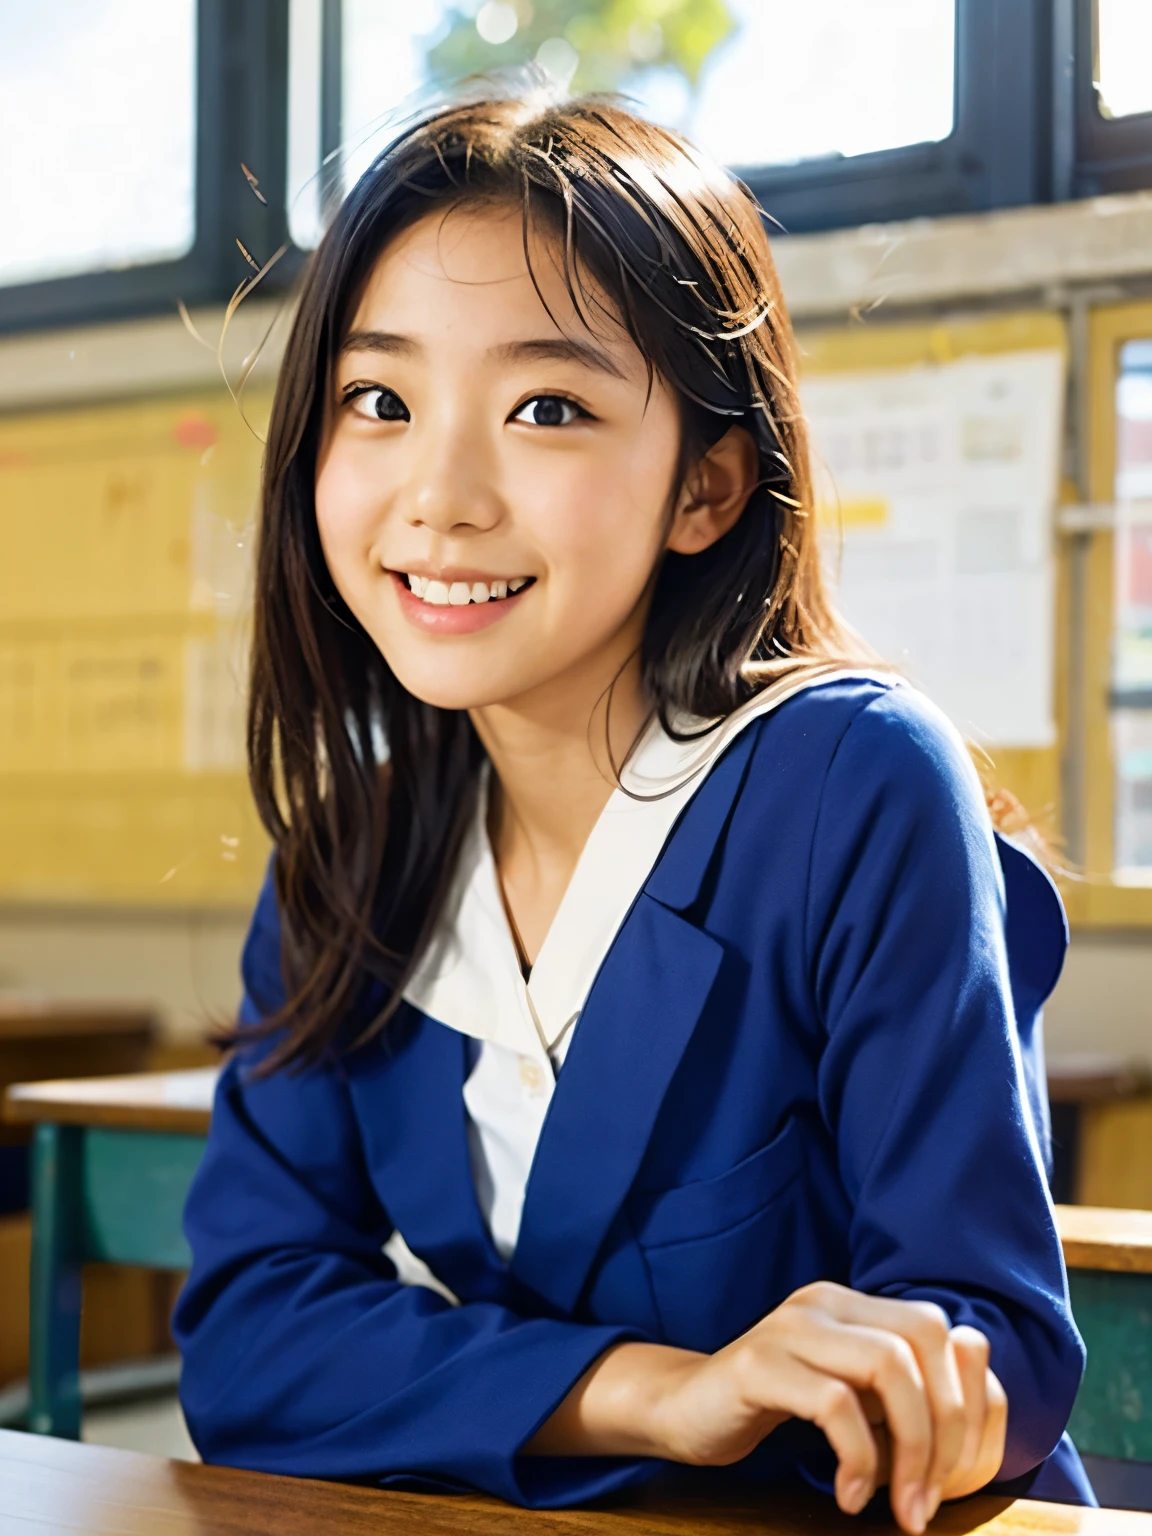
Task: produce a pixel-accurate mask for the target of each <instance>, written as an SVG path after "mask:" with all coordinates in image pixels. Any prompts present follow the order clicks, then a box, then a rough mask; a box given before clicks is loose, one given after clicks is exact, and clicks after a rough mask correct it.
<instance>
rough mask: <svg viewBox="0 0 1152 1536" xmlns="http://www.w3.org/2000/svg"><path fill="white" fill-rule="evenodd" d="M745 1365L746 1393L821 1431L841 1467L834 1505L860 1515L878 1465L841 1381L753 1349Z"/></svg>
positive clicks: (863, 1420)
mask: <svg viewBox="0 0 1152 1536" xmlns="http://www.w3.org/2000/svg"><path fill="white" fill-rule="evenodd" d="M744 1362H745V1363H744V1365H743V1374H744V1377H745V1380H744V1390H745V1392H746V1393H747V1394H748V1396H749V1397H750V1398H752V1399H753V1400H763V1401H768V1400H770V1401H771V1402H772V1403H773V1404H774V1405H777V1406H779V1407H783V1408H786V1409H787V1411H788V1412H789V1413H791V1414H794V1415H795V1416H796V1417H797V1418H801V1419H807V1420H809V1421H810V1422H811V1423H813V1424H817V1425H819V1427H820V1428H821V1429H822V1430H823V1431H824V1434H825V1436H826V1438H827V1440H828V1443H829V1445H830V1446H831V1447H832V1450H833V1451H834V1452H835V1455H836V1459H837V1461H838V1463H839V1465H838V1466H837V1469H836V1502H837V1503H838V1504H839V1505H840V1508H841V1509H842V1510H843V1511H844V1512H845V1514H849V1515H855V1514H859V1512H860V1510H862V1509H863V1508H864V1506H865V1504H867V1502H868V1500H869V1499H870V1498H871V1497H872V1495H873V1493H874V1492H875V1491H876V1485H877V1477H878V1473H879V1461H878V1456H877V1449H876V1441H875V1439H874V1437H873V1434H872V1430H871V1428H870V1426H869V1423H868V1419H867V1417H866V1416H865V1413H864V1409H863V1407H862V1405H861V1402H860V1398H859V1396H858V1395H857V1393H856V1392H855V1391H854V1390H853V1388H852V1387H851V1386H850V1385H849V1384H848V1382H846V1381H844V1380H842V1379H841V1378H840V1377H837V1376H829V1375H826V1374H825V1373H824V1372H823V1371H820V1370H818V1369H816V1368H814V1367H813V1366H812V1365H811V1364H809V1363H807V1362H805V1361H804V1360H800V1359H797V1358H796V1357H795V1356H792V1355H790V1356H786V1357H784V1358H783V1359H781V1358H780V1357H779V1356H776V1355H775V1353H774V1352H773V1351H763V1352H762V1351H760V1350H758V1349H756V1348H755V1347H753V1348H751V1349H749V1350H748V1351H747V1353H746V1354H745V1356H744Z"/></svg>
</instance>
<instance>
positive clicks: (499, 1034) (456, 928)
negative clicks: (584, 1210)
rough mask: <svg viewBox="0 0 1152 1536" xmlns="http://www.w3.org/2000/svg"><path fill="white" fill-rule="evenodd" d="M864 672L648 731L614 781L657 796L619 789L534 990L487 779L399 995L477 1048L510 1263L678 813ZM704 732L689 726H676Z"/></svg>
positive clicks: (793, 682)
mask: <svg viewBox="0 0 1152 1536" xmlns="http://www.w3.org/2000/svg"><path fill="white" fill-rule="evenodd" d="M872 675H873V674H870V673H866V672H846V671H843V670H841V669H838V668H836V667H832V666H825V667H821V668H812V669H809V670H807V671H806V672H805V673H804V674H803V675H802V676H801V677H799V678H797V677H795V676H790V677H787V678H785V679H783V680H782V681H781V682H780V683H776V684H773V685H772V686H771V687H769V688H766V689H765V690H764V691H763V692H761V693H759V694H757V695H756V697H755V698H754V699H750V700H749V702H748V703H747V704H745V705H743V706H741V708H740V709H737V710H735V711H734V712H733V713H732V714H731V715H729V716H728V717H727V718H726V719H725V720H724V721H723V722H722V723H721V724H720V725H718V726H716V728H715V729H714V730H713V731H711V732H710V733H709V734H708V735H707V736H704V737H701V738H700V739H699V740H695V741H687V742H678V741H673V739H672V738H671V737H670V736H668V735H667V733H666V732H665V731H664V730H663V729H662V727H661V726H660V725H659V722H657V721H653V723H652V725H651V726H650V727H649V729H648V730H647V731H646V732H645V735H644V737H643V739H642V740H641V742H640V744H639V746H638V747H637V749H636V751H635V753H634V754H633V757H632V760H631V762H630V763H629V764H628V765H627V767H626V768H625V770H624V773H623V775H622V779H623V782H624V784H625V785H626V787H627V789H628V790H630V791H631V792H632V794H633V795H642V796H655V795H661V796H662V798H660V799H633V798H631V795H629V794H626V793H625V792H624V790H623V789H619V788H617V789H615V790H613V792H612V794H611V796H610V797H609V799H608V803H607V805H605V807H604V809H603V811H602V812H601V813H600V816H599V818H598V820H597V822H596V825H595V826H594V827H593V828H592V831H591V833H590V834H589V837H588V841H587V842H586V843H585V845H584V849H583V851H582V852H581V854H580V858H579V860H578V861H577V864H576V868H575V870H574V871H573V874H572V878H571V881H570V882H569V884H568V888H567V890H566V891H565V893H564V896H563V899H562V900H561V902H560V905H559V907H558V908H557V911H556V915H555V917H554V918H553V919H552V926H551V927H550V928H549V930H548V933H547V935H546V937H545V939H544V943H543V945H542V946H541V948H540V952H539V954H538V955H537V957H536V961H535V964H534V965H533V967H532V974H531V976H530V978H529V980H528V981H525V980H524V977H523V974H522V972H521V969H520V960H519V957H518V955H517V952H516V944H515V941H514V939H513V937H512V932H511V929H510V928H509V925H508V918H507V915H506V913H505V910H504V902H503V900H502V898H501V892H500V881H499V875H498V873H497V870H496V863H495V860H494V858H493V855H492V848H491V844H490V843H489V840H488V832H487V800H488V796H487V777H485V782H484V785H483V786H482V793H481V794H480V795H479V797H478V804H477V810H476V816H475V819H474V821H473V823H472V826H471V828H470V829H469V832H468V834H467V836H466V839H465V842H464V845H463V847H462V848H461V850H460V858H459V862H458V864H457V867H456V873H455V877H454V880H453V883H452V886H451V889H450V891H449V894H448V898H447V900H446V901H445V904H444V908H443V910H442V912H441V914H440V918H439V921H438V923H437V927H436V930H435V932H434V934H433V936H432V939H431V942H430V943H429V946H428V948H427V950H426V951H425V953H424V956H423V958H422V960H421V962H420V965H419V966H418V967H417V969H416V971H415V973H414V974H413V976H412V979H411V981H410V982H409V983H408V986H407V987H406V988H405V990H404V997H405V1000H406V1001H407V1002H409V1003H411V1004H412V1005H413V1006H414V1007H416V1008H418V1009H419V1010H420V1011H421V1012H422V1013H424V1014H426V1015H427V1016H428V1017H429V1018H432V1019H436V1020H437V1021H438V1022H439V1023H441V1024H445V1025H447V1026H448V1028H450V1029H456V1030H459V1031H460V1032H461V1033H462V1034H465V1035H471V1036H472V1037H473V1038H474V1039H476V1040H479V1041H480V1042H482V1043H481V1048H480V1054H479V1059H478V1060H477V1062H476V1066H475V1067H474V1069H473V1071H472V1073H471V1074H470V1076H469V1077H468V1080H467V1082H466V1083H465V1085H464V1104H465V1107H466V1109H467V1112H468V1142H469V1152H470V1156H471V1163H472V1176H473V1179H474V1181H475V1185H476V1195H477V1199H478V1201H479V1204H480V1208H481V1211H482V1212H483V1214H484V1219H485V1221H486V1223H487V1225H488V1230H489V1232H490V1233H491V1236H492V1241H493V1244H494V1246H495V1248H496V1251H497V1252H498V1253H499V1254H500V1256H501V1258H503V1259H504V1260H505V1261H507V1260H508V1259H509V1258H510V1257H511V1255H512V1253H513V1250H514V1249H515V1247H516V1239H517V1237H518V1235H519V1231H520V1213H521V1210H522V1208H523V1205H524V1193H525V1190H526V1188H527V1184H528V1174H529V1172H530V1170H531V1167H532V1159H533V1157H534V1155H535V1152H536V1144H537V1142H538V1141H539V1139H540V1132H541V1130H542V1129H543V1125H544V1117H545V1115H546V1114H547V1112H548V1106H549V1103H550V1102H551V1099H552V1092H553V1088H554V1086H555V1077H556V1073H557V1072H558V1071H559V1069H560V1067H561V1066H562V1064H563V1061H564V1057H565V1056H566V1055H567V1052H568V1047H569V1045H570V1044H571V1042H572V1036H573V1033H574V1031H575V1029H576V1026H577V1021H578V1020H579V1017H580V1010H581V1009H582V1008H583V1006H584V1000H585V998H586V997H587V996H588V993H589V991H590V989H591V986H592V983H593V981H594V980H595V979H596V973H597V971H598V970H599V969H600V965H601V963H602V962H603V960H604V958H605V956H606V955H607V953H608V950H609V948H610V947H611V945H612V941H613V939H614V938H615V937H616V933H617V931H618V929H619V927H620V925H621V923H622V922H623V920H624V918H625V917H626V915H627V913H628V911H629V909H630V908H631V906H632V903H633V902H634V901H635V899H636V897H637V895H638V894H639V892H640V889H641V887H642V886H643V884H644V882H645V880H646V879H647V878H648V875H649V874H650V872H651V871H652V868H653V867H654V865H655V863H656V860H657V859H658V858H659V856H660V851H661V849H662V848H663V847H664V844H665V842H666V841H667V838H668V834H669V833H670V832H671V830H672V827H673V825H674V823H675V822H676V820H677V818H678V817H679V815H680V813H681V811H682V810H683V809H684V807H685V806H686V805H687V804H688V802H689V801H690V800H691V799H692V797H693V795H695V793H696V791H697V790H698V789H699V787H700V785H701V784H702V783H703V781H704V778H705V777H706V775H707V773H708V770H709V769H710V768H711V767H712V764H713V763H714V762H715V760H716V759H717V757H719V755H720V753H721V752H723V751H724V749H725V748H726V747H727V746H729V745H730V744H731V742H732V741H733V740H734V738H735V737H736V736H737V735H739V733H740V732H741V731H742V730H743V729H744V727H745V726H746V725H748V724H750V723H751V722H752V721H753V720H757V719H759V718H760V717H761V716H762V715H765V714H767V713H768V712H769V711H770V710H772V709H775V708H776V707H777V706H778V705H780V704H782V703H783V702H784V701H785V700H786V699H789V698H791V697H792V696H793V695H794V694H796V693H800V692H801V691H802V690H804V689H806V688H811V687H813V686H815V685H816V684H818V683H825V682H828V681H829V680H830V679H831V678H832V677H859V678H866V677H870V676H872ZM877 680H880V679H877ZM882 680H883V681H885V682H888V683H890V682H892V681H893V678H892V677H891V676H886V677H884V678H883V679H882ZM706 724H707V722H705V721H691V720H689V721H688V722H687V723H686V724H685V726H684V729H685V731H689V730H699V729H700V728H701V727H703V726H705V725H706ZM669 791H670V792H669Z"/></svg>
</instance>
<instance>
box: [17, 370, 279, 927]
mask: <svg viewBox="0 0 1152 1536" xmlns="http://www.w3.org/2000/svg"><path fill="white" fill-rule="evenodd" d="M269 404H270V401H269V399H268V398H267V397H263V398H254V399H246V401H245V413H246V415H247V417H248V418H249V420H250V421H252V423H253V426H254V427H255V428H256V431H257V432H259V433H260V434H261V435H262V434H263V428H264V424H265V422H266V419H267V413H268V408H269ZM261 453H262V445H261V442H260V440H259V437H258V436H256V435H255V434H254V432H253V430H251V429H250V428H249V426H248V425H247V424H246V423H245V420H244V419H243V418H242V417H241V415H240V413H239V411H238V409H237V407H236V406H235V404H234V403H233V402H232V400H231V398H230V397H229V396H228V395H227V394H226V393H224V392H223V391H221V392H220V393H212V394H206V395H197V396H191V397H188V398H184V399H179V400H163V401H154V402H148V403H144V404H132V405H118V406H101V407H97V408H82V409H79V408H78V409H67V410H60V411H54V412H52V413H50V414H45V415H36V416H24V417H16V418H8V419H6V420H3V421H0V506H2V507H3V519H2V521H0V900H5V901H35V902H41V901H44V902H81V903H87V902H116V903H124V904H131V905H157V906H169V907H178V906H190V905H194V906H223V907H230V906H238V907H240V906H247V905H249V904H250V902H251V899H252V895H253V892H254V890H255V889H256V887H257V885H258V882H259V878H260V874H261V872H262V870H263V867H264V863H265V860H266V858H267V851H268V844H267V839H266V838H265V836H264V833H263V831H262V829H261V828H260V826H259V823H258V820H257V818H256V815H255V812H254V810H253V807H252V804H251V798H250V795H249V792H248V788H247V783H246V778H245V771H244V675H245V670H246V665H247V646H248V634H249V615H250V609H251V595H252V594H251V581H252V577H251V569H252V566H251V559H252V545H253V534H254V528H255V517H256V507H257V495H258V480H259V470H260V459H261Z"/></svg>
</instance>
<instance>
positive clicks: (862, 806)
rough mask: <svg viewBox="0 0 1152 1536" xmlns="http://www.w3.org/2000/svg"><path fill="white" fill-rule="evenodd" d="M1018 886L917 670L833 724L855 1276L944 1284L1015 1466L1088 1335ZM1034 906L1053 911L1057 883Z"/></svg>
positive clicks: (1017, 1468)
mask: <svg viewBox="0 0 1152 1536" xmlns="http://www.w3.org/2000/svg"><path fill="white" fill-rule="evenodd" d="M1038 878H1039V877H1038ZM1004 899H1005V898H1004V887H1003V882H1002V879H1001V872H1000V864H999V861H998V859H997V854H996V848H995V844H994V840H993V836H992V832H991V828H990V826H989V823H988V817H987V813H986V811H985V808H984V803H983V797H982V795H981V792H980V787H979V784H978V782H977V780H976V776H975V773H974V771H973V769H972V766H971V763H970V761H969V759H968V756H967V753H966V752H965V751H964V748H963V746H962V744H961V742H960V741H959V739H958V738H957V736H956V735H955V732H954V731H952V729H951V727H950V726H948V725H947V724H946V722H945V721H944V720H943V718H942V717H941V716H939V715H937V713H936V712H935V711H934V710H933V709H932V708H931V707H930V706H928V705H926V704H925V703H924V701H923V700H921V699H919V698H918V696H916V695H914V694H912V693H911V692H910V690H907V689H902V688H897V689H893V690H891V691H889V692H888V693H886V694H885V695H883V696H882V697H881V698H879V699H877V700H875V701H874V702H873V703H871V704H870V705H868V706H867V707H866V708H864V709H863V710H861V711H860V712H859V713H858V714H857V715H856V716H855V718H854V720H853V722H852V724H851V725H850V726H849V728H848V729H847V731H846V732H845V734H844V736H843V738H842V739H841V742H840V745H839V747H838V750H837V752H836V754H835V757H834V758H833V760H832V762H831V765H830V767H829V770H828V774H827V780H826V783H825V785H824V790H823V795H822V800H821V811H820V817H819V821H818V825H817V829H816V833H815V838H814V846H813V852H812V862H811V871H810V876H809V890H808V906H807V913H806V923H807V936H808V946H809V975H810V977H811V987H812V992H813V1000H814V1006H815V1009H816V1012H817V1015H818V1017H819V1018H820V1020H821V1022H822V1025H823V1028H824V1029H825V1031H826V1036H827V1043H826V1048H825V1050H824V1054H823V1060H822V1064H821V1069H820V1083H819V1088H820V1100H821V1109H822V1112H823V1115H824V1118H825V1121H826V1123H827V1124H828V1125H830V1126H832V1127H833V1128H834V1130H835V1135H836V1142H837V1151H838V1158H839V1165H840V1177H841V1179H842V1181H843V1184H844V1187H845V1189H846V1191H847V1194H848V1198H849V1200H850V1202H851V1205H852V1207H853V1217H852V1225H851V1254H852V1273H851V1283H852V1285H853V1287H854V1288H856V1289H858V1290H862V1291H868V1292H872V1293H875V1294H884V1295H889V1296H899V1297H906V1298H921V1299H926V1300H931V1301H935V1302H937V1303H939V1304H940V1305H941V1306H942V1307H943V1308H944V1309H945V1310H946V1311H947V1312H948V1313H949V1315H950V1316H951V1318H952V1320H953V1323H955V1324H958V1323H971V1324H972V1325H973V1326H975V1327H977V1328H979V1329H981V1330H982V1331H983V1332H984V1333H985V1334H986V1335H987V1336H988V1337H989V1339H990V1341H991V1346H992V1360H991V1363H992V1368H993V1370H994V1371H995V1372H996V1374H997V1376H998V1377H999V1378H1000V1380H1001V1382H1002V1383H1003V1384H1004V1387H1005V1390H1006V1392H1007V1394H1008V1400H1009V1426H1008V1440H1007V1449H1006V1454H1005V1459H1004V1463H1003V1467H1002V1471H1001V1477H1003V1478H1013V1477H1016V1476H1018V1475H1020V1474H1022V1473H1025V1472H1027V1471H1028V1470H1029V1469H1031V1468H1032V1467H1034V1466H1036V1465H1037V1463H1039V1462H1040V1461H1041V1460H1042V1459H1043V1458H1044V1457H1045V1456H1047V1455H1048V1454H1049V1453H1050V1452H1051V1451H1052V1450H1053V1448H1054V1447H1055V1445H1056V1444H1057V1442H1058V1440H1059V1439H1060V1435H1061V1432H1062V1431H1063V1428H1064V1425H1065V1424H1066V1422H1067V1419H1068V1414H1069V1412H1070V1410H1071V1407H1072V1402H1073V1399H1074V1397H1075V1394H1076V1390H1077V1387H1078V1385H1079V1382H1080V1376H1081V1372H1082V1369H1083V1346H1082V1344H1081V1342H1080V1338H1079V1335H1078V1334H1077V1332H1076V1329H1075V1326H1074V1324H1073V1321H1072V1317H1071V1313H1070V1310H1069V1305H1068V1297H1067V1289H1066V1284H1065V1275H1064V1269H1063V1263H1062V1259H1061V1253H1060V1243H1059V1239H1058V1236H1057V1233H1056V1230H1055V1224H1054V1217H1053V1211H1052V1206H1051V1203H1050V1200H1049V1197H1048V1191H1047V1186H1046V1181H1045V1177H1044V1171H1043V1166H1042V1156H1041V1149H1040V1148H1039V1146H1038V1144H1037V1127H1036V1117H1035V1115H1034V1114H1033V1113H1032V1112H1031V1110H1030V1108H1029V1106H1028V1103H1027V1097H1026V1088H1025V1082H1024V1076H1023V1073H1022V1070H1021V1061H1020V1051H1019V1043H1018V1039H1017V1032H1016V1027H1015V1021H1014V1016H1013V1003H1012V989H1011V985H1010V977H1009V967H1008V955H1007V952H1006V948H1005V915H1004ZM1054 908H1055V909H1057V911H1056V916H1055V918H1054V916H1053V909H1054ZM1034 916H1035V922H1036V924H1037V925H1042V924H1043V923H1044V922H1045V921H1047V922H1048V923H1049V924H1052V923H1053V922H1055V923H1056V926H1057V928H1059V916H1058V907H1057V904H1056V903H1055V902H1054V901H1052V902H1050V903H1049V904H1048V905H1047V906H1046V907H1044V908H1043V910H1038V911H1037V912H1036V913H1035V915H1034ZM1015 920H1016V921H1017V922H1021V921H1023V922H1025V923H1026V922H1027V920H1028V915H1027V914H1020V913H1017V914H1015ZM1037 933H1041V929H1040V928H1039V927H1038V929H1037ZM1049 936H1050V938H1051V940H1052V942H1051V944H1050V948H1052V949H1054V950H1055V951H1056V953H1057V955H1058V954H1059V949H1058V946H1059V945H1060V944H1062V934H1061V933H1060V932H1057V933H1056V934H1055V935H1054V936H1053V935H1051V934H1050V935H1049ZM1041 937H1042V933H1041ZM1058 969H1059V966H1058V961H1057V964H1056V965H1055V966H1054V967H1052V968H1051V974H1052V976H1053V979H1054V977H1055V975H1056V974H1058Z"/></svg>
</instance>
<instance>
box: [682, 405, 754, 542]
mask: <svg viewBox="0 0 1152 1536" xmlns="http://www.w3.org/2000/svg"><path fill="white" fill-rule="evenodd" d="M759 475H760V455H759V454H758V453H757V451H756V444H755V442H754V441H753V439H752V434H751V433H750V432H749V431H748V430H747V428H746V427H729V429H728V431H727V432H725V434H724V436H723V437H722V438H721V439H720V441H719V442H718V443H714V444H713V445H712V447H711V448H709V450H708V452H707V453H706V454H704V456H703V457H702V458H701V459H699V460H698V461H697V463H696V464H694V465H693V466H692V468H691V470H690V471H689V473H688V477H687V479H686V481H685V483H684V485H683V486H682V487H681V490H680V494H679V497H678V498H677V501H676V510H675V512H674V513H673V515H672V527H671V528H670V529H669V532H668V539H667V542H666V544H665V548H666V549H671V550H674V551H675V553H676V554H678V555H698V554H699V553H700V551H701V550H704V549H707V548H709V546H710V545H712V544H715V543H716V541H717V539H721V538H723V537H724V535H725V534H726V533H727V532H728V530H729V528H731V527H733V526H734V525H735V523H736V521H737V519H738V518H739V517H740V514H741V513H742V512H743V510H744V508H745V506H746V505H747V502H748V498H749V496H751V494H752V492H753V491H754V490H755V488H756V482H757V480H758V479H759Z"/></svg>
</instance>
